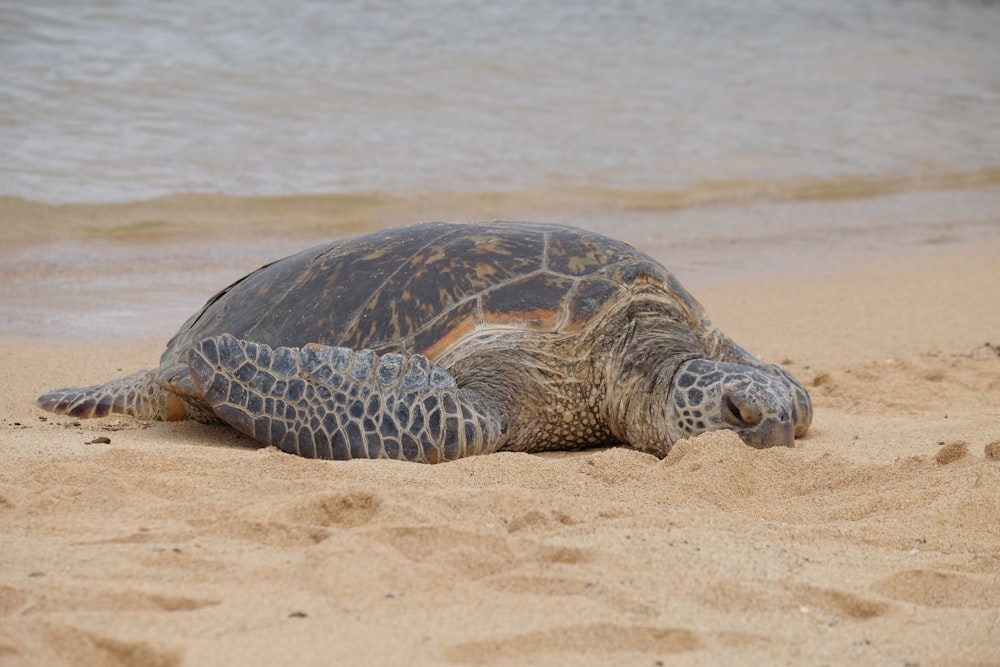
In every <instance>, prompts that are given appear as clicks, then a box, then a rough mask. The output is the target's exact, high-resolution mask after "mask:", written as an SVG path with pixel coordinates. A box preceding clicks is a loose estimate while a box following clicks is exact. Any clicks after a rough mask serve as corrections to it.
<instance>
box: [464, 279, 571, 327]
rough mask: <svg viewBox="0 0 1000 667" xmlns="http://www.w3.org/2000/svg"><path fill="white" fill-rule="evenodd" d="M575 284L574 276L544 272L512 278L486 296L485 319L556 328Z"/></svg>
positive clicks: (493, 321)
mask: <svg viewBox="0 0 1000 667" xmlns="http://www.w3.org/2000/svg"><path fill="white" fill-rule="evenodd" d="M572 287H573V280H572V279H571V278H568V277H566V276H560V275H556V274H554V273H548V272H544V271H543V272H539V273H535V274H532V275H529V276H526V277H524V278H521V279H519V280H515V281H512V282H510V283H508V284H506V285H503V286H501V287H497V288H496V289H493V290H490V291H489V292H487V293H486V294H484V295H483V297H482V299H483V319H484V320H485V322H486V323H487V324H505V325H517V326H520V327H524V328H528V329H534V330H537V331H554V330H555V329H556V325H557V324H558V323H559V321H560V320H561V319H563V317H564V312H563V303H564V301H565V300H566V296H567V294H569V291H570V290H571V289H572Z"/></svg>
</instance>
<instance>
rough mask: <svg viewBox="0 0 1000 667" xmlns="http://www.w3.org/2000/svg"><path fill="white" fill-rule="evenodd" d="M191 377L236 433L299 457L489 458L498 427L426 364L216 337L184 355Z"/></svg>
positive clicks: (501, 425) (491, 414)
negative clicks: (186, 357)
mask: <svg viewBox="0 0 1000 667" xmlns="http://www.w3.org/2000/svg"><path fill="white" fill-rule="evenodd" d="M188 363H189V366H190V368H191V377H192V378H193V379H194V382H195V385H196V386H197V387H198V388H199V389H200V390H201V392H202V394H203V395H204V399H205V402H206V403H208V404H209V405H211V406H212V408H213V409H214V410H215V412H216V414H217V415H218V416H219V417H220V418H222V419H223V420H224V421H225V422H227V423H228V424H230V425H231V426H233V427H234V428H236V429H237V430H239V431H241V432H243V433H245V434H247V435H249V436H252V437H253V438H256V439H257V440H260V441H261V442H264V443H267V444H271V445H275V446H276V447H278V448H279V449H282V450H283V451H286V452H289V453H291V454H298V455H300V456H305V457H308V458H321V459H356V458H372V459H374V458H390V459H401V460H407V461H419V462H424V463H438V462H440V461H451V460H454V459H458V458H462V457H464V456H470V455H473V454H486V453H489V452H494V451H496V450H497V449H498V448H499V447H500V445H501V444H502V439H503V433H504V431H505V429H506V423H505V420H504V419H503V417H502V415H500V414H498V413H497V411H496V410H495V409H490V408H489V407H488V405H487V404H486V402H485V401H483V400H482V399H481V398H480V397H479V396H478V395H476V394H474V393H472V392H470V391H469V390H463V389H461V388H459V387H457V386H455V381H454V379H453V378H452V377H451V375H449V374H448V372H447V371H445V370H444V369H443V368H440V367H437V366H435V367H433V368H432V367H431V366H430V364H429V363H428V361H427V359H426V357H423V356H421V355H413V356H410V357H404V356H403V355H400V354H384V355H381V357H380V356H378V355H376V354H375V353H374V352H372V351H371V350H360V351H354V350H350V349H347V348H343V347H327V346H325V345H315V344H309V345H306V346H305V347H302V348H288V347H279V348H277V349H273V350H272V349H271V348H270V347H268V346H267V345H263V344H260V343H250V342H247V341H244V340H239V339H237V338H234V337H233V336H230V335H229V334H224V335H222V336H216V337H214V338H206V339H205V340H202V341H201V342H199V343H198V344H196V345H195V346H194V348H192V350H191V352H190V354H189V355H188Z"/></svg>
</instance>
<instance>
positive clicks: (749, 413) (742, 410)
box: [722, 393, 761, 428]
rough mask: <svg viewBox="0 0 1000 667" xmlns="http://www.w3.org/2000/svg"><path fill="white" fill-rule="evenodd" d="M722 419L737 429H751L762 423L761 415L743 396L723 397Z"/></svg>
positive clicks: (729, 395) (725, 395) (730, 395)
mask: <svg viewBox="0 0 1000 667" xmlns="http://www.w3.org/2000/svg"><path fill="white" fill-rule="evenodd" d="M722 418H723V419H724V420H726V423H728V424H729V425H731V426H735V427H736V428H750V427H751V426H756V425H757V424H759V423H760V420H761V414H760V411H759V410H755V409H754V408H753V406H751V405H750V404H749V403H747V402H746V401H744V400H742V397H741V396H738V395H735V396H734V395H733V394H729V393H726V394H723V395H722Z"/></svg>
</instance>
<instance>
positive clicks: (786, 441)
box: [734, 417, 795, 449]
mask: <svg viewBox="0 0 1000 667" xmlns="http://www.w3.org/2000/svg"><path fill="white" fill-rule="evenodd" d="M734 430H735V431H736V433H737V434H738V435H739V436H740V438H741V439H742V440H743V442H745V443H747V444H748V445H750V446H751V447H755V448H757V449H764V448H766V447H792V446H794V445H795V423H794V422H792V420H791V419H781V418H779V417H768V418H767V419H764V420H763V421H761V422H760V423H759V424H757V425H756V426H753V427H751V428H747V429H734Z"/></svg>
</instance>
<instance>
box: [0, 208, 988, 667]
mask: <svg viewBox="0 0 1000 667" xmlns="http://www.w3.org/2000/svg"><path fill="white" fill-rule="evenodd" d="M932 195H933V193H926V194H925V195H914V196H915V197H918V199H909V200H903V201H901V202H895V203H894V202H893V200H892V198H891V197H888V198H877V199H873V200H870V201H868V202H860V203H859V202H855V201H849V202H832V203H831V202H813V203H805V204H797V205H796V206H797V208H794V209H783V208H782V207H781V205H770V207H769V208H767V209H766V210H764V209H761V208H760V207H757V209H755V208H754V207H753V206H750V207H744V208H740V209H733V210H732V211H728V212H727V211H725V210H719V209H713V210H684V211H680V212H675V213H669V212H667V213H665V212H663V211H659V212H657V211H653V212H648V211H647V212H642V213H636V212H635V211H632V210H619V213H618V217H617V218H614V219H612V221H611V222H610V223H608V224H609V227H608V228H604V231H612V230H617V231H619V232H620V233H619V234H618V235H619V236H622V237H624V238H626V239H627V240H629V241H631V242H633V243H635V244H636V245H639V246H640V247H642V248H643V249H646V250H649V251H650V252H651V254H654V256H657V257H659V258H661V259H663V260H664V261H665V262H666V263H667V264H668V265H669V266H671V267H673V268H674V269H675V270H676V271H677V273H678V274H679V275H680V277H681V279H682V281H683V282H684V283H685V284H686V285H687V286H688V287H689V288H690V289H692V291H693V292H694V293H695V295H696V296H697V297H698V298H699V299H700V300H701V301H702V302H703V303H704V305H705V306H706V308H707V309H708V311H709V313H710V315H711V316H712V318H713V319H714V320H715V321H716V323H717V324H719V325H720V327H721V328H722V329H723V330H724V331H726V332H727V333H728V334H729V335H731V336H732V337H733V338H734V339H735V340H737V341H738V342H740V343H741V344H742V345H743V346H744V347H746V348H747V349H748V350H750V351H751V352H753V353H755V354H757V355H759V356H760V357H762V358H764V359H767V360H769V361H774V362H779V363H782V364H785V365H786V366H787V367H788V368H789V370H791V371H792V372H793V373H794V374H795V375H797V376H798V377H799V378H800V379H801V380H802V381H803V382H804V383H805V384H806V385H807V387H808V389H809V391H810V392H811V394H812V397H813V401H814V405H815V411H816V416H815V421H814V424H813V427H812V430H811V431H810V432H809V434H808V436H807V437H806V438H805V439H803V440H800V441H798V442H797V444H796V447H794V448H791V449H778V450H767V451H757V450H752V449H750V448H747V447H746V446H744V445H743V444H742V443H741V442H740V441H739V440H738V439H737V438H736V437H735V436H731V435H729V434H726V433H719V434H709V435H705V436H702V437H699V438H696V439H693V440H690V441H683V442H681V443H679V444H678V445H677V446H676V447H675V448H674V450H673V451H672V452H671V454H670V455H669V456H668V457H667V458H665V459H663V460H658V459H656V458H654V457H651V456H648V455H645V454H640V453H637V452H634V451H630V450H626V449H608V450H597V451H586V452H574V453H565V454H558V455H546V456H535V455H527V454H497V455H491V456H486V457H478V458H472V459H467V460H463V461H459V462H456V463H452V464H445V465H440V466H420V465H416V464H402V463H396V462H388V461H371V462H364V461H361V462H359V461H355V462H347V463H344V462H325V461H309V460H303V459H299V458H296V457H292V456H288V455H285V454H282V453H280V452H278V451H276V450H274V449H270V448H265V449H259V448H257V447H256V446H254V444H253V443H252V442H250V441H248V440H247V439H245V438H243V437H241V436H239V435H237V434H236V433H235V432H233V431H231V430H229V429H226V428H222V427H206V426H203V425H199V424H195V423H172V424H163V423H157V424H145V423H139V422H136V421H134V420H131V419H126V418H120V417H115V418H109V419H102V420H96V421H89V422H74V421H72V420H67V419H63V418H58V417H55V416H51V415H46V414H44V413H42V412H41V411H39V410H37V409H36V408H34V407H33V400H34V398H35V396H37V395H38V394H39V393H41V392H42V391H44V390H46V389H51V388H54V387H56V386H64V385H68V384H78V383H90V382H95V381H100V380H103V379H107V378H110V377H113V376H115V375H118V374H121V373H125V372H131V371H133V370H136V369H139V368H144V367H151V366H153V365H155V363H156V360H157V359H158V357H159V354H160V352H161V351H162V348H163V345H164V343H165V341H166V340H167V338H169V336H170V335H171V334H172V333H173V331H174V330H175V329H176V327H177V326H178V325H179V324H180V322H181V321H183V319H184V318H185V317H186V316H187V315H188V314H190V312H191V311H192V310H193V309H194V308H196V307H198V306H199V305H200V304H201V303H202V302H203V301H204V300H205V299H206V298H207V297H208V296H210V295H211V294H212V293H213V292H214V291H215V290H217V289H218V288H220V287H222V286H224V285H225V284H226V282H227V281H228V280H230V279H232V278H235V277H238V276H239V275H241V274H242V273H243V272H245V271H246V270H248V269H251V268H254V267H255V266H257V265H259V264H260V263H262V261H265V260H266V259H268V258H269V257H270V258H273V257H274V256H275V255H281V254H283V253H284V252H286V251H288V252H290V251H292V250H294V249H296V248H299V247H305V245H306V244H307V243H309V242H312V241H313V240H315V239H316V238H318V236H319V232H329V231H330V230H328V229H319V227H317V226H312V227H308V226H306V227H303V228H302V229H300V230H298V231H297V232H296V233H295V234H291V235H289V234H285V235H282V236H280V237H278V238H275V237H274V236H273V235H271V236H267V235H266V234H263V233H261V234H257V235H250V234H246V235H243V236H242V237H241V239H242V240H241V242H240V243H239V244H233V243H231V242H230V243H227V242H226V233H225V232H224V231H223V232H220V233H206V234H205V236H204V238H203V239H201V240H199V241H197V242H191V241H190V240H185V239H183V238H180V237H179V236H178V235H171V234H170V233H165V237H158V236H157V233H158V232H157V225H155V224H148V225H146V226H145V227H143V226H142V225H140V224H138V223H139V222H141V221H142V220H144V219H146V218H145V217H144V216H142V215H132V216H128V215H123V216H122V220H121V222H120V225H119V226H122V225H124V227H125V231H124V232H119V234H120V235H124V236H126V237H128V238H124V239H122V238H118V239H117V240H116V239H115V237H114V234H113V233H111V232H108V230H107V227H108V225H109V224H111V223H109V222H108V220H109V218H110V217H112V216H110V214H109V212H108V210H101V211H99V212H98V214H97V215H95V216H94V219H95V222H94V223H93V224H92V225H91V226H90V227H87V226H86V225H85V224H84V223H81V222H80V221H79V220H76V221H74V222H71V223H68V224H70V232H71V233H68V234H67V233H62V232H65V229H62V230H60V234H53V233H51V232H49V231H44V230H46V229H48V228H47V227H46V225H47V224H49V225H56V222H54V221H53V220H52V217H51V216H52V215H57V214H60V215H61V214H63V213H65V210H63V211H62V212H61V213H60V212H59V211H56V212H55V213H52V212H51V211H50V212H49V213H47V214H46V213H45V212H35V213H32V214H31V215H36V214H37V215H39V216H40V217H39V218H38V221H36V224H34V225H28V226H27V228H26V229H23V230H21V232H19V233H20V234H21V236H19V237H18V238H19V239H20V240H21V242H20V243H19V244H18V245H16V246H14V245H8V246H6V247H7V248H8V249H7V250H6V251H4V253H3V256H2V258H0V259H2V261H3V264H2V266H0V289H2V291H0V301H2V303H0V306H2V308H3V313H4V319H3V321H2V324H3V330H2V336H0V355H2V359H3V363H2V364H0V385H2V386H3V387H4V388H5V391H4V392H2V395H0V434H2V435H0V460H2V461H3V462H4V463H3V465H2V466H0V525H2V526H3V535H4V538H3V541H2V545H0V561H2V562H3V567H2V568H0V663H3V664H4V665H7V664H10V665H28V664H47V665H50V664H78V665H79V664H82V665H104V664H156V665H180V664H189V665H197V664H240V663H245V664H273V663H278V662H280V663H288V664H297V665H311V664H316V665H326V664H332V663H340V662H349V663H353V664H392V663H396V664H400V663H407V664H471V665H485V664H511V665H514V664H553V665H555V664H570V663H572V664H636V665H654V664H661V663H662V664H667V663H669V664H719V663H742V664H780V663H793V664H829V665H841V664H842V665H859V664H871V665H875V664H878V665H883V664H895V665H906V664H911V665H937V664H949V665H987V664H998V663H1000V649H998V647H1000V611H998V609H1000V351H998V346H1000V308H998V307H997V304H998V297H997V289H998V286H1000V262H998V261H997V259H998V258H1000V219H998V218H997V217H996V216H995V214H994V215H992V216H991V214H990V213H989V211H990V209H991V207H990V205H989V204H990V202H989V201H988V200H989V197H992V196H993V195H992V194H990V193H978V194H974V196H973V195H969V196H968V198H967V200H968V201H970V202H973V203H974V202H975V200H976V197H980V199H983V198H985V200H984V201H985V203H984V204H983V206H981V207H979V208H977V207H976V206H974V205H970V206H968V207H966V208H961V207H959V208H954V207H952V206H951V204H950V203H949V202H952V199H955V198H957V199H958V200H959V201H962V193H954V192H953V193H945V194H941V195H940V196H938V199H935V201H938V202H939V208H937V209H935V208H934V206H933V205H932V203H933V202H931V200H932V199H934V197H935V196H936V195H934V196H932ZM921 196H924V197H925V199H919V197H921ZM477 206H479V208H476V209H475V210H474V211H473V210H471V209H461V210H457V209H455V210H452V211H446V212H445V213H443V214H441V213H440V209H435V208H434V207H433V206H431V205H428V206H426V209H434V210H430V211H428V210H415V211H414V212H411V214H412V215H413V216H416V215H418V214H419V215H420V216H421V219H422V218H423V217H428V218H430V217H435V218H437V217H453V218H455V219H459V218H460V217H490V216H491V214H493V213H495V212H497V211H496V209H492V208H490V207H489V206H483V205H482V203H481V202H480V203H479V204H477ZM810 207H811V208H810ZM11 208H12V205H11V203H10V202H7V209H6V214H5V215H6V216H7V218H8V221H14V220H22V221H23V220H25V219H26V215H27V214H24V213H23V212H22V213H21V214H17V213H12V212H11ZM607 210H609V207H606V208H605V211H604V213H605V214H606V213H607ZM755 210H756V212H755ZM992 210H993V211H995V210H996V209H995V208H993V209H992ZM523 211H524V208H523V207H522V208H521V209H518V210H515V211H506V210H500V211H498V212H499V213H500V214H501V215H504V214H510V213H513V214H518V213H521V212H523ZM781 211H784V213H781ZM949 211H950V212H949ZM161 212H162V211H161ZM428 212H430V213H431V215H426V216H424V215H423V214H425V213H428ZM528 212H529V213H531V214H533V215H532V217H535V218H536V219H538V218H542V219H552V220H556V221H564V222H565V221H569V218H571V217H573V215H575V214H576V213H577V212H578V211H577V210H576V209H573V208H572V207H561V208H560V207H554V208H553V209H552V210H547V211H546V210H543V207H536V208H535V209H534V210H532V211H528ZM286 213H287V211H286ZM434 213H438V215H433V214H434ZM451 213H455V214H456V215H451ZM463 213H471V214H470V215H468V216H463V215H458V214H463ZM480 213H484V214H485V215H482V216H480V215H479V214H480ZM546 213H548V214H550V215H548V216H545V217H543V216H544V214H546ZM765 213H766V214H767V220H770V221H773V224H774V225H776V227H774V228H771V229H770V230H769V229H768V228H767V227H765V226H762V225H760V224H758V225H757V226H746V227H740V226H739V225H732V224H731V221H732V220H734V219H735V220H737V221H739V220H740V216H744V217H743V219H744V220H748V219H750V217H752V216H757V217H758V218H760V219H764V214H765ZM807 213H808V214H810V215H812V214H815V215H825V216H828V220H829V224H827V225H826V226H824V225H813V226H811V227H808V228H805V227H798V226H796V224H795V220H797V219H801V218H802V216H804V215H806V214H807ZM46 215H48V216H49V217H46ZM227 215H230V214H227ZM782 215H785V216H786V218H785V219H784V221H783V218H782ZM678 216H679V217H680V218H681V219H682V221H683V222H685V225H681V224H680V223H679V222H676V220H677V217H678ZM347 217H350V216H347ZM388 217H391V216H388V214H387V216H386V218H388ZM596 219H597V217H596V216H594V217H587V216H583V218H582V220H583V224H585V225H591V226H599V225H598V223H596V222H595V220H596ZM699 219H704V224H703V225H702V226H701V227H700V234H696V233H694V232H692V233H691V234H690V236H689V237H688V238H683V237H678V236H676V235H675V236H674V239H675V240H676V242H671V239H670V238H668V236H669V235H667V234H665V233H663V231H662V229H663V228H661V227H658V226H656V225H657V224H662V225H668V224H670V221H671V220H673V221H675V223H676V224H678V225H679V229H689V230H690V229H695V228H696V226H695V225H694V224H693V223H692V221H693V220H699ZM176 220H177V218H176V217H174V218H171V219H169V220H167V221H166V222H165V223H164V224H166V225H167V226H169V225H172V224H179V223H177V222H176ZM366 220H367V221H368V222H369V223H371V224H372V225H373V226H378V225H380V224H387V222H386V220H384V219H381V218H379V217H378V216H368V217H367V218H366ZM727 220H728V221H730V222H726V221H727ZM405 221H411V220H405ZM656 221H659V222H656ZM893 221H896V222H893ZM906 221H910V222H911V223H912V224H906ZM619 222H620V223H621V224H620V225H619V224H618V223H619ZM115 224H119V223H115ZM880 224H881V225H882V227H881V228H880V227H879V225H880ZM129 225H131V227H130V226H129ZM713 225H714V226H713ZM727 225H728V226H727ZM6 229H8V230H10V229H12V227H11V226H8V227H6ZM824 229H826V230H828V231H827V232H822V230H824ZM878 229H882V230H883V231H882V232H879V231H878ZM32 230H35V231H32ZM39 230H42V231H39ZM817 230H820V231H817ZM852 230H853V231H852ZM161 231H162V230H161ZM4 233H5V234H6V233H11V232H9V231H8V232H4ZM726 234H728V235H729V238H730V239H731V242H730V243H725V242H724V241H725V238H726V237H725V235H726ZM824 234H826V236H824ZM713 235H714V236H713ZM137 236H138V237H140V238H136V237H137ZM181 236H182V235H181ZM67 238H69V239H70V240H69V241H67V240H65V239H67ZM775 248H778V250H775ZM60 253H62V254H60ZM136 253H139V255H140V257H142V258H144V259H142V260H140V261H136V260H134V259H132V258H133V257H134V256H135V254H136ZM713 253H715V254H713ZM776 254H778V255H781V256H782V257H784V258H789V257H798V260H794V259H790V260H789V261H788V262H786V263H785V264H781V265H780V266H779V263H778V262H776V261H775V260H774V257H775V255H776ZM803 257H804V258H806V259H805V260H803V259H802V258H803ZM737 259H738V260H740V261H742V262H743V265H742V269H740V268H739V267H738V266H737V267H734V266H733V262H734V261H735V260H737ZM723 265H724V268H723V269H719V267H720V266H723ZM97 438H106V439H108V440H110V442H95V439H97ZM88 443H91V444H88Z"/></svg>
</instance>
